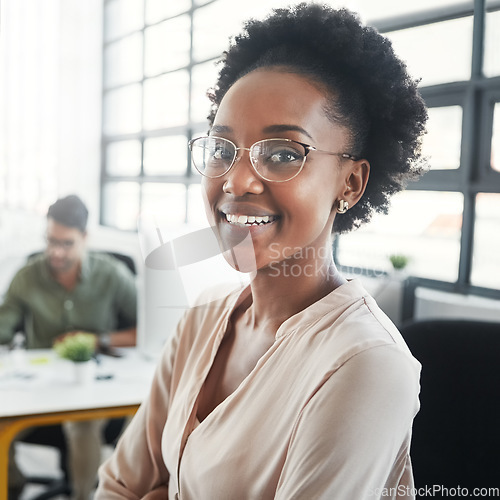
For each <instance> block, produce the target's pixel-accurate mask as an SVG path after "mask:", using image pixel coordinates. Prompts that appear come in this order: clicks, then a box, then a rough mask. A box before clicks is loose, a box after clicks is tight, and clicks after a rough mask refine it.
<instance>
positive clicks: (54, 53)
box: [0, 0, 102, 260]
mask: <svg viewBox="0 0 500 500" xmlns="http://www.w3.org/2000/svg"><path fill="white" fill-rule="evenodd" d="M1 7H2V12H1V14H2V15H1V26H0V28H1V31H0V260H1V259H8V258H12V257H15V256H17V255H19V254H21V253H28V252H29V251H31V250H32V249H36V248H39V247H40V246H41V245H42V244H43V240H42V235H43V229H44V225H45V214H46V211H47V208H48V206H49V205H50V204H51V203H52V202H53V201H55V199H57V198H58V197H61V196H64V195H66V194H70V193H76V194H78V195H79V196H80V197H81V198H82V199H83V200H84V201H85V203H86V204H87V205H88V207H89V211H90V221H89V227H90V229H91V230H92V228H94V229H97V227H96V226H97V221H98V216H99V179H100V134H101V87H102V85H101V80H102V76H101V74H102V0H85V1H84V2H82V1H80V0H43V1H40V0H4V1H3V2H2V4H1Z"/></svg>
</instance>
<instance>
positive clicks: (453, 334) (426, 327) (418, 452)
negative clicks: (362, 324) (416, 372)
mask: <svg viewBox="0 0 500 500" xmlns="http://www.w3.org/2000/svg"><path fill="white" fill-rule="evenodd" d="M401 333H402V335H403V337H404V339H405V340H406V342H407V344H408V347H409V348H410V350H411V351H412V353H413V355H414V356H415V357H416V358H417V359H418V360H419V361H420V363H421V364H422V377H421V393H420V403H421V408H420V411H419V413H418V414H417V416H416V417H415V421H414V425H413V435H412V445H411V459H412V463H413V472H414V477H415V486H416V488H421V487H425V486H432V485H440V486H443V487H446V488H457V487H458V486H460V487H462V488H468V490H469V494H471V495H472V492H473V489H474V488H486V487H499V486H500V453H499V450H500V323H490V322H480V321H468V320H463V321H461V320H426V321H417V322H412V323H408V324H405V325H403V327H402V328H401Z"/></svg>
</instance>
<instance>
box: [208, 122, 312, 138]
mask: <svg viewBox="0 0 500 500" xmlns="http://www.w3.org/2000/svg"><path fill="white" fill-rule="evenodd" d="M232 131H233V129H232V128H231V127H228V126H226V125H214V126H213V127H212V129H211V130H210V133H211V134H213V133H216V134H223V133H229V132H232ZM262 132H264V134H274V133H282V132H300V133H301V134H304V135H306V136H307V137H309V139H313V137H312V136H311V134H309V132H307V130H305V129H304V128H302V127H299V126H298V125H288V124H282V125H269V127H265V128H264V129H263V130H262ZM313 140H314V139H313Z"/></svg>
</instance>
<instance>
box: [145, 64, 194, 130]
mask: <svg viewBox="0 0 500 500" xmlns="http://www.w3.org/2000/svg"><path fill="white" fill-rule="evenodd" d="M188 89H189V74H188V72H187V71H177V72H175V73H169V74H167V75H162V76H159V77H157V78H151V79H149V80H146V81H145V83H144V128H146V129H159V128H165V127H174V126H176V125H184V124H185V123H186V122H187V120H188Z"/></svg>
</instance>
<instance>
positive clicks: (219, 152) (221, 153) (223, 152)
mask: <svg viewBox="0 0 500 500" xmlns="http://www.w3.org/2000/svg"><path fill="white" fill-rule="evenodd" d="M211 157H212V159H214V160H230V159H231V158H232V154H231V152H230V151H229V150H228V149H227V148H224V147H220V146H216V147H215V148H214V149H213V150H212V154H211Z"/></svg>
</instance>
